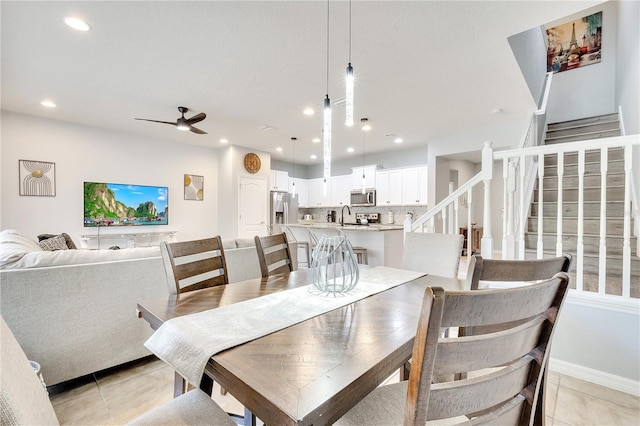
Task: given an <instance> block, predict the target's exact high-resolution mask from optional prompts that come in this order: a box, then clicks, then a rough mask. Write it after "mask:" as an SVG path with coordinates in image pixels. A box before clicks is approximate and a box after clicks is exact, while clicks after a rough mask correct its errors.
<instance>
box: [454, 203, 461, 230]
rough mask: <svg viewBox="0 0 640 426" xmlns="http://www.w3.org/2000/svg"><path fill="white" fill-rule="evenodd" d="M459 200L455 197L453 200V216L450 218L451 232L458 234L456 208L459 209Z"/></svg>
mask: <svg viewBox="0 0 640 426" xmlns="http://www.w3.org/2000/svg"><path fill="white" fill-rule="evenodd" d="M459 204H460V202H459V201H458V199H457V198H456V199H455V200H453V211H454V213H453V218H452V222H453V232H452V234H458V233H459V231H460V228H459V221H458V213H459V212H458V210H460V206H459Z"/></svg>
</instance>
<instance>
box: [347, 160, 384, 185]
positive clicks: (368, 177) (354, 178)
mask: <svg viewBox="0 0 640 426" xmlns="http://www.w3.org/2000/svg"><path fill="white" fill-rule="evenodd" d="M377 169H378V166H376V165H375V164H374V165H372V166H364V167H352V168H351V170H352V172H351V189H362V171H363V170H364V187H365V188H367V189H371V188H375V187H376V171H377Z"/></svg>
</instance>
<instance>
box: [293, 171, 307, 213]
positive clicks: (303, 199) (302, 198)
mask: <svg viewBox="0 0 640 426" xmlns="http://www.w3.org/2000/svg"><path fill="white" fill-rule="evenodd" d="M294 182H295V184H296V190H295V194H296V199H297V200H298V207H310V206H309V180H308V179H300V178H291V179H289V192H290V193H292V194H293V183H294Z"/></svg>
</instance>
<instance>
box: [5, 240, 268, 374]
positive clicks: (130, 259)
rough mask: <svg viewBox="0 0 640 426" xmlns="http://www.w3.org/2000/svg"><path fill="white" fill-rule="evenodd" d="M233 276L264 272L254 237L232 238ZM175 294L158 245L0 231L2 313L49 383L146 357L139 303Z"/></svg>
mask: <svg viewBox="0 0 640 426" xmlns="http://www.w3.org/2000/svg"><path fill="white" fill-rule="evenodd" d="M224 248H225V257H226V260H227V269H228V273H229V281H230V282H232V283H233V282H237V281H242V280H246V279H250V278H257V277H260V266H259V262H258V255H257V252H256V249H255V246H254V245H253V240H227V241H224ZM166 294H168V287H167V280H166V277H165V272H164V267H163V265H162V259H161V257H160V250H159V248H158V247H144V248H128V249H121V250H57V251H43V250H42V249H41V248H40V247H39V246H38V244H37V243H36V241H35V239H31V238H29V237H26V236H24V235H22V234H20V233H19V232H17V231H13V230H5V231H2V232H0V315H2V317H3V318H4V319H5V321H6V322H7V324H8V325H9V327H10V328H11V330H12V331H13V333H14V334H15V336H16V338H17V339H18V341H19V342H20V345H21V346H22V347H23V349H24V351H25V353H26V354H27V356H28V357H29V359H32V360H34V361H37V362H39V363H40V365H41V366H42V373H43V376H44V380H45V381H46V383H47V385H54V384H57V383H60V382H63V381H67V380H70V379H73V378H77V377H80V376H84V375H86V374H90V373H93V372H95V371H99V370H103V369H105V368H109V367H114V366H117V365H119V364H122V363H125V362H128V361H132V360H135V359H138V358H142V357H145V356H147V355H149V354H150V353H149V352H148V351H147V349H146V348H145V347H144V346H143V343H144V342H145V341H146V339H147V338H148V337H149V336H150V335H151V333H152V330H151V328H150V327H149V325H148V324H147V322H146V321H144V320H142V319H139V318H137V316H136V304H137V302H139V301H142V300H149V299H153V298H156V297H162V296H164V295H166Z"/></svg>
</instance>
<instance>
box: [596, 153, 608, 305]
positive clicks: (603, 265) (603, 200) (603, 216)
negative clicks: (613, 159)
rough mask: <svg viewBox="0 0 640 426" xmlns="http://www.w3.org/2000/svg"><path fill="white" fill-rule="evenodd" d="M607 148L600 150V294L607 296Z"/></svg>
mask: <svg viewBox="0 0 640 426" xmlns="http://www.w3.org/2000/svg"><path fill="white" fill-rule="evenodd" d="M608 163H609V156H608V150H607V148H601V149H600V247H599V249H598V252H599V254H598V293H600V294H605V293H606V292H605V287H606V285H607V168H608Z"/></svg>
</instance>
